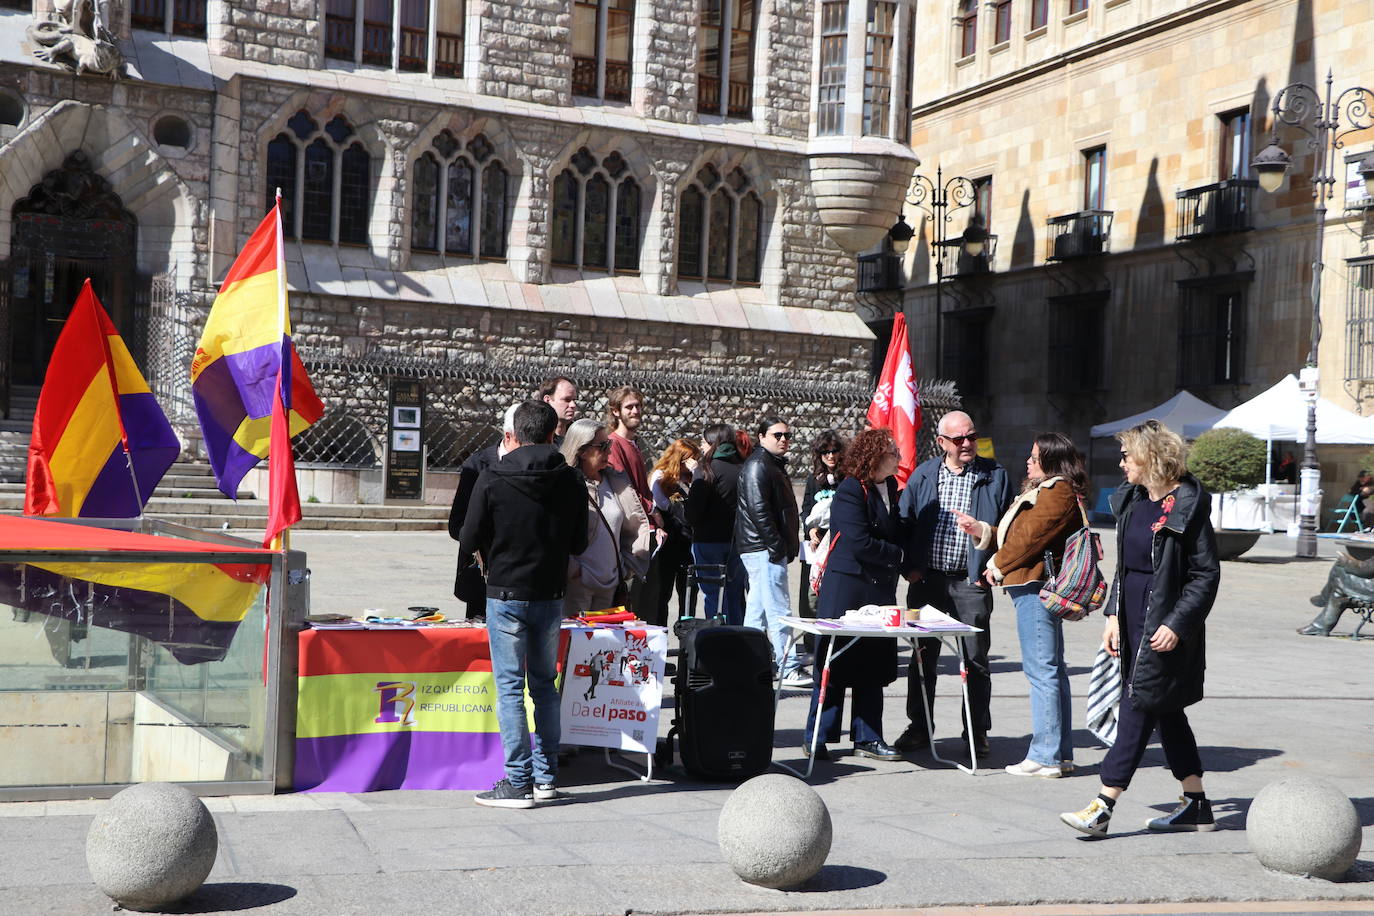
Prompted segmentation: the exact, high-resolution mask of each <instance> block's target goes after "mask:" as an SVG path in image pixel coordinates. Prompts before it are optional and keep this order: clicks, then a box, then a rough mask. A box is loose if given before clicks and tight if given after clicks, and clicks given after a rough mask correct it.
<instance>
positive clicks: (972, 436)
mask: <svg viewBox="0 0 1374 916" xmlns="http://www.w3.org/2000/svg"><path fill="white" fill-rule="evenodd" d="M940 438H941V439H948V440H949V441H950V442H953V443H954V444H955V445H958V446H962V445H963V444H964V443H965V442H972V443H973V444H974V445H977V444H978V434H977V433H976V432H974V433H969V434H968V435H967V436H941V437H940Z"/></svg>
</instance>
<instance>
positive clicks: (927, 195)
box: [887, 168, 988, 374]
mask: <svg viewBox="0 0 1374 916" xmlns="http://www.w3.org/2000/svg"><path fill="white" fill-rule="evenodd" d="M906 202H907V203H908V204H910V205H911V206H913V207H915V208H916V209H918V210H922V211H924V212H925V213H926V214H928V215H929V216H930V218H931V240H930V241H931V245H930V253H931V257H932V258H934V260H935V367H934V374H938V373H939V372H940V362H941V357H942V356H943V354H942V353H941V352H940V336H941V333H942V330H943V329H942V328H941V325H942V324H943V323H944V303H943V301H942V298H941V295H942V294H941V290H942V287H943V286H944V279H945V248H946V247H947V246H946V244H945V243H946V239H947V231H948V224H949V223H950V222H951V221H952V220H953V219H954V213H955V211H957V210H962V209H964V208H965V207H972V206H974V205H975V204H976V203H977V202H978V189H977V187H976V186H975V185H974V183H973V182H972V181H971V180H969V179H967V178H964V177H962V176H956V177H954V178H951V179H949V180H948V181H946V180H945V175H944V169H943V168H937V169H936V170H935V180H934V181H931V180H930V179H929V178H927V177H926V176H925V175H915V176H913V177H912V179H911V187H910V188H909V189H908V190H907V193H906ZM915 235H916V231H915V230H914V229H912V228H911V225H910V224H909V223H907V221H906V214H899V215H898V216H897V222H896V223H895V224H893V226H892V228H891V229H889V230H888V233H887V236H888V239H889V240H890V241H891V242H892V250H893V251H894V252H896V253H897V254H899V255H901V254H906V251H907V248H909V247H910V245H911V239H912V238H913V237H914V236H915ZM959 239H960V248H961V249H962V250H963V251H964V253H965V254H967V255H968V256H969V257H973V258H976V257H978V256H980V255H981V254H982V253H983V249H984V248H985V247H986V245H987V241H988V232H987V229H986V227H984V226H983V224H982V220H981V219H980V218H979V216H978V214H977V212H976V210H975V212H974V216H973V219H971V220H970V221H969V225H968V227H967V228H966V229H964V231H963V232H962V233H961V234H960V235H959Z"/></svg>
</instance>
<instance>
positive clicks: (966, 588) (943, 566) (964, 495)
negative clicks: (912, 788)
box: [894, 411, 1011, 755]
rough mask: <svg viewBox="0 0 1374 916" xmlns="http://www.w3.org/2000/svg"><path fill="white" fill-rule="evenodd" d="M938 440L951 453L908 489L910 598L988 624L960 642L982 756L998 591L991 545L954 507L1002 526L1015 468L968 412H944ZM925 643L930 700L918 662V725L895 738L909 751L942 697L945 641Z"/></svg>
mask: <svg viewBox="0 0 1374 916" xmlns="http://www.w3.org/2000/svg"><path fill="white" fill-rule="evenodd" d="M935 441H936V443H937V444H938V445H939V446H940V448H941V450H942V451H943V452H944V454H943V455H942V456H940V457H937V458H931V459H930V460H928V461H925V462H923V463H922V464H921V465H919V466H918V467H917V468H916V470H915V471H913V472H912V474H911V478H910V479H909V480H908V481H907V484H906V489H905V490H903V491H902V501H901V512H902V519H903V521H905V522H906V523H907V524H908V525H909V526H910V531H911V541H910V543H909V545H908V547H907V551H906V556H907V563H908V564H909V568H908V569H905V570H903V574H904V575H905V576H906V577H907V580H908V581H910V582H911V588H910V590H909V591H908V592H907V604H908V606H910V607H921V606H922V605H926V604H929V605H932V606H934V607H936V608H938V609H940V610H942V611H944V612H945V613H946V614H949V615H950V616H952V617H956V618H958V619H959V620H961V621H963V622H964V623H966V624H969V625H971V626H975V627H979V628H980V629H982V631H983V632H982V633H979V634H978V635H977V636H975V637H969V638H967V639H960V640H959V645H960V649H961V651H962V652H963V653H964V662H965V664H966V665H967V667H968V693H969V706H970V707H971V711H972V716H973V721H972V722H971V723H969V722H965V723H964V738H965V740H971V741H972V743H973V747H974V749H975V750H976V751H977V752H978V754H979V755H984V754H987V753H988V749H989V748H988V731H989V729H990V728H991V727H992V714H991V712H990V711H989V706H990V704H991V701H992V678H991V673H990V672H989V670H988V648H989V646H990V645H991V643H992V636H991V630H990V627H989V626H988V624H989V621H990V620H991V618H992V590H991V589H990V588H989V587H988V585H987V583H985V582H984V581H983V570H984V569H985V568H986V566H987V562H988V557H989V555H990V553H991V551H987V550H978V549H976V548H975V547H974V546H973V542H972V540H971V539H970V538H969V537H968V535H966V534H964V533H963V532H961V531H960V530H959V528H958V525H957V524H956V523H955V516H954V513H955V512H956V511H958V512H963V513H966V514H968V515H971V516H973V517H974V518H976V519H978V520H979V521H981V522H987V523H988V524H989V525H996V524H997V523H998V521H1000V520H1001V518H1002V513H1003V512H1005V511H1006V510H1007V506H1008V505H1009V504H1010V502H1011V488H1010V485H1009V484H1008V482H1007V472H1006V471H1005V470H1004V469H1003V468H1002V466H1001V465H1000V464H998V463H997V462H996V461H993V460H992V459H990V458H979V457H978V432H977V430H976V428H975V427H974V425H973V420H972V418H970V417H969V415H968V414H966V413H964V412H963V411H952V412H950V413H947V414H945V415H944V416H943V417H941V418H940V425H939V427H938V430H937V435H936V437H935ZM970 643H972V644H973V646H972V650H971V651H970V645H969V644H970ZM917 644H918V651H919V652H920V653H921V665H922V667H923V668H924V670H925V692H926V703H925V704H922V702H921V683H920V681H918V680H917V677H916V672H917V667H916V665H915V663H914V662H913V664H912V665H911V668H910V670H909V672H908V678H907V700H906V714H907V718H908V719H910V720H911V724H910V725H909V726H908V727H907V729H906V731H904V732H903V733H902V736H901V737H900V738H898V739H897V740H896V742H894V746H895V747H896V748H897V749H898V750H902V751H913V750H917V749H918V748H921V747H925V746H926V745H927V744H928V743H929V740H930V738H929V735H930V726H931V725H933V724H934V721H935V720H934V717H933V714H932V710H931V705H930V704H931V703H932V701H933V700H934V698H935V666H936V663H937V662H938V661H939V658H940V640H938V639H921V640H917Z"/></svg>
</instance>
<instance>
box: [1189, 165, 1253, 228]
mask: <svg viewBox="0 0 1374 916" xmlns="http://www.w3.org/2000/svg"><path fill="white" fill-rule="evenodd" d="M1258 186H1259V182H1258V181H1256V180H1255V179H1253V178H1228V179H1226V180H1225V181H1218V182H1216V183H1214V184H1208V185H1203V186H1201V187H1198V188H1189V189H1188V190H1186V191H1179V192H1178V193H1177V194H1176V195H1175V205H1174V214H1175V218H1176V220H1177V226H1176V231H1175V233H1174V237H1175V238H1176V239H1177V240H1178V241H1180V242H1184V241H1192V240H1194V239H1203V238H1210V237H1212V236H1217V235H1226V234H1227V233H1231V232H1248V231H1250V230H1251V229H1253V228H1255V226H1254V209H1253V206H1254V196H1255V188H1256V187H1258Z"/></svg>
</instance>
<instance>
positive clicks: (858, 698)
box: [802, 429, 904, 760]
mask: <svg viewBox="0 0 1374 916" xmlns="http://www.w3.org/2000/svg"><path fill="white" fill-rule="evenodd" d="M899 460H900V455H899V454H898V452H897V445H896V443H895V442H893V440H892V432H891V430H887V429H870V430H865V431H864V432H862V433H859V435H858V436H857V437H855V439H854V442H853V443H852V444H851V445H850V446H849V448H848V450H847V451H846V452H845V455H844V464H843V471H844V479H843V480H842V481H840V485H839V487H838V488H836V490H835V498H834V500H833V501H832V506H831V510H830V540H831V547H830V555H829V557H828V558H827V559H826V564H825V577H824V578H823V579H822V580H821V593H820V595H819V597H818V599H817V601H816V616H817V617H826V618H832V619H833V618H836V617H841V616H843V615H844V613H845V611H848V610H852V609H854V608H858V607H862V606H863V605H865V604H893V603H895V602H896V600H897V571H898V570H899V569H900V568H901V566H902V548H901V546H900V545H901V544H902V543H903V540H904V539H903V537H902V534H901V519H900V517H899V515H898V513H897V481H896V479H895V478H894V477H893V476H892V475H893V474H895V473H896V472H897V463H898V461H899ZM852 641H853V642H856V643H857V645H853V646H850V647H849V648H848V649H846V650H845V652H844V654H843V655H840V656H839V657H838V658H836V659H835V661H834V663H833V664H832V665H831V668H830V678H829V683H828V684H827V685H826V692H825V700H824V703H823V705H821V707H820V717H821V735H820V741H821V742H835V741H839V740H840V714H841V711H842V708H843V706H844V694H845V690H846V688H848V690H849V691H850V693H851V694H852V696H853V700H852V701H851V704H850V726H849V731H850V735H851V736H852V737H853V739H854V753H856V754H859V755H861V756H864V757H871V758H873V759H875V760H898V759H901V756H902V755H901V752H900V751H898V750H897V749H895V748H893V747H892V746H891V745H889V744H888V743H887V742H886V741H884V740H883V688H884V687H886V686H887V685H888V684H891V683H892V682H893V681H894V680H896V679H897V644H896V642H895V641H894V640H891V639H858V640H852ZM829 642H830V640H828V639H822V640H819V641H818V645H817V646H816V662H817V664H818V665H819V664H821V663H822V661H823V660H824V659H825V658H826V653H827V652H828V651H829ZM848 642H851V640H844V641H842V642H838V643H836V645H835V651H836V652H838V651H839V650H840V649H844V647H845V645H846V643H848ZM821 684H822V681H821V680H820V679H817V681H816V684H815V686H814V687H813V688H812V693H811V713H810V715H809V716H808V717H807V722H806V741H805V743H804V744H803V746H802V752H803V753H804V754H806V755H807V756H808V757H809V756H811V755H812V754H814V755H815V756H816V757H817V758H818V759H820V760H828V759H830V752H829V750H828V749H827V748H826V746H825V744H824V743H819V744H817V745H816V746H815V747H814V748H813V747H812V746H811V736H812V734H813V729H814V727H815V724H816V714H817V708H816V707H817V703H818V701H819V700H820V694H821Z"/></svg>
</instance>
